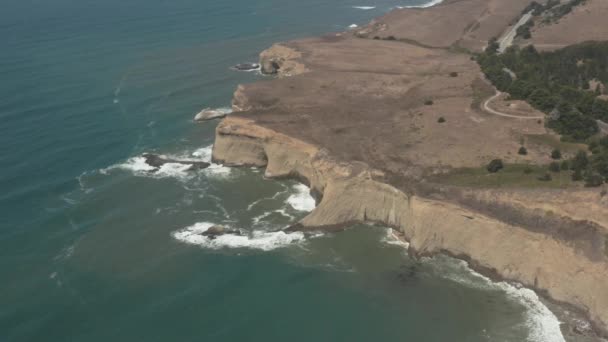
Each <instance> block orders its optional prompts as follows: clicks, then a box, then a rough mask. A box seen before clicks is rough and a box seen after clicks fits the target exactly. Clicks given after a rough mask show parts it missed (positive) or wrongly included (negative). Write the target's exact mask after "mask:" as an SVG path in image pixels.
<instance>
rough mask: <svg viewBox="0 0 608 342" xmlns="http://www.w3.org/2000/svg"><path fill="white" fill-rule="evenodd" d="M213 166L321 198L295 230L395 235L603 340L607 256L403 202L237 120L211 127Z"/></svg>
mask: <svg viewBox="0 0 608 342" xmlns="http://www.w3.org/2000/svg"><path fill="white" fill-rule="evenodd" d="M213 159H214V160H215V161H218V162H222V163H224V164H226V165H232V166H245V165H253V166H258V167H265V168H266V172H265V175H266V176H267V177H273V178H274V177H279V178H280V177H293V178H297V179H300V180H302V181H304V182H307V183H308V184H309V185H310V187H311V189H312V190H313V191H315V192H317V193H318V194H320V195H321V200H320V202H319V204H318V206H317V208H316V209H315V210H314V211H313V212H312V213H310V214H309V215H308V216H306V217H305V218H304V219H303V220H302V221H301V222H300V224H301V226H302V227H301V229H319V228H328V227H329V228H332V227H341V226H344V225H347V224H350V223H354V222H376V223H381V224H384V225H386V226H390V227H393V228H395V229H398V231H399V232H400V233H401V234H403V237H404V239H406V240H407V241H409V243H410V252H411V253H413V254H416V255H432V254H435V253H447V254H449V255H453V256H456V257H459V258H463V259H465V260H468V261H469V262H470V263H471V265H472V266H473V267H474V268H476V269H479V270H481V271H485V272H487V273H489V274H490V275H493V276H495V277H497V278H499V279H506V280H511V281H516V282H519V283H521V284H523V285H524V286H527V287H531V288H534V289H536V290H538V291H540V292H541V293H544V294H546V295H547V296H548V297H549V298H551V299H553V300H556V301H558V302H563V303H568V304H571V305H574V306H575V307H577V308H579V309H580V310H582V311H584V312H585V313H587V314H588V315H589V318H590V319H591V320H592V321H593V322H594V324H595V326H596V328H597V329H598V330H600V331H602V332H604V333H606V332H608V325H607V323H608V310H607V308H608V291H606V284H608V252H606V250H607V248H606V245H605V242H602V244H601V246H599V247H598V248H599V249H600V251H601V252H602V254H603V255H596V256H595V257H594V258H591V257H590V256H589V255H586V253H584V252H583V251H581V250H577V248H576V247H575V246H573V245H572V244H570V243H568V242H566V241H562V240H560V239H557V238H554V237H551V236H548V235H546V234H543V233H536V232H533V231H530V230H529V229H526V228H525V227H519V226H517V225H511V224H509V223H507V222H503V221H501V220H498V219H496V218H493V217H490V216H487V215H483V214H481V213H479V212H476V211H473V210H470V209H468V208H467V207H466V206H464V205H459V204H458V203H451V202H449V201H438V200H433V199H427V198H423V197H420V196H417V195H408V194H406V193H404V192H402V191H400V190H398V189H396V188H395V187H392V186H390V185H388V184H385V183H383V182H381V181H377V180H375V178H376V177H378V178H382V176H383V175H382V172H381V171H377V170H372V169H370V168H369V167H367V166H366V165H364V164H362V163H355V164H348V163H341V162H338V161H336V160H332V158H331V157H330V156H329V155H328V154H327V151H324V150H322V149H319V148H317V147H315V146H313V145H311V144H308V143H305V142H303V141H300V140H298V139H293V138H290V137H288V136H286V135H284V134H281V133H278V132H276V131H273V130H270V129H268V128H265V127H262V126H259V125H257V124H256V123H255V122H253V121H252V120H250V119H247V118H244V117H238V116H235V117H230V118H227V119H224V120H223V121H222V122H221V123H220V125H219V126H218V127H217V131H216V141H215V145H214V148H213Z"/></svg>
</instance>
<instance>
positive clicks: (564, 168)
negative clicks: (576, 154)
mask: <svg viewBox="0 0 608 342" xmlns="http://www.w3.org/2000/svg"><path fill="white" fill-rule="evenodd" d="M561 167H562V171H568V170H570V162H569V161H567V160H564V161H563V162H562V165H561Z"/></svg>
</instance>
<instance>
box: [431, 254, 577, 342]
mask: <svg viewBox="0 0 608 342" xmlns="http://www.w3.org/2000/svg"><path fill="white" fill-rule="evenodd" d="M423 260H425V261H429V260H433V261H439V262H433V264H434V265H436V267H437V268H438V272H437V273H438V275H439V276H441V277H443V278H445V279H449V280H451V281H454V282H457V283H459V284H462V285H465V286H468V287H473V288H479V289H483V290H492V289H494V290H500V291H502V292H505V293H506V294H507V295H508V296H509V297H511V298H513V299H515V300H517V301H518V302H519V303H521V304H522V305H523V306H524V307H525V308H526V326H527V328H528V331H529V335H528V339H527V341H529V342H565V339H564V336H563V335H562V332H561V329H560V324H561V323H560V321H559V320H558V319H557V317H556V316H555V314H554V313H553V312H551V310H549V308H547V306H545V304H543V302H542V301H541V300H540V298H539V297H538V295H537V294H536V293H535V292H534V291H532V290H530V289H527V288H523V287H519V286H516V285H512V284H509V283H507V282H493V281H492V280H491V279H489V278H487V277H485V276H483V275H481V274H479V273H477V272H475V271H473V270H472V269H471V268H470V267H469V265H468V264H467V263H466V262H465V261H462V260H456V259H451V258H449V259H448V258H447V257H435V258H433V259H430V258H425V259H423Z"/></svg>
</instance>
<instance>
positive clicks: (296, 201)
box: [287, 184, 316, 211]
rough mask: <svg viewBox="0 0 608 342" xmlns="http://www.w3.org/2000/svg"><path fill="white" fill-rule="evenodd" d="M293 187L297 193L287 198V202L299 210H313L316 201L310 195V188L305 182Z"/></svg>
mask: <svg viewBox="0 0 608 342" xmlns="http://www.w3.org/2000/svg"><path fill="white" fill-rule="evenodd" d="M293 189H294V190H295V191H296V193H295V194H293V195H291V196H289V197H288V198H287V203H288V204H289V205H291V207H292V208H294V209H295V210H298V211H313V209H314V208H315V206H316V202H315V199H314V198H313V197H312V196H311V195H310V188H308V187H307V186H306V185H304V184H296V185H294V186H293Z"/></svg>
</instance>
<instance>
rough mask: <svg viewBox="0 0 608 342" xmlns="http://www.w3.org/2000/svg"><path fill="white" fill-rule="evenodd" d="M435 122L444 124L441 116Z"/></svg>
mask: <svg viewBox="0 0 608 342" xmlns="http://www.w3.org/2000/svg"><path fill="white" fill-rule="evenodd" d="M437 122H439V123H444V122H445V118H444V117H443V116H441V117H439V119H438V120H437Z"/></svg>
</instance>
